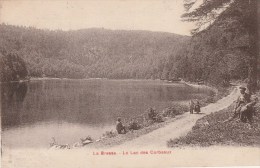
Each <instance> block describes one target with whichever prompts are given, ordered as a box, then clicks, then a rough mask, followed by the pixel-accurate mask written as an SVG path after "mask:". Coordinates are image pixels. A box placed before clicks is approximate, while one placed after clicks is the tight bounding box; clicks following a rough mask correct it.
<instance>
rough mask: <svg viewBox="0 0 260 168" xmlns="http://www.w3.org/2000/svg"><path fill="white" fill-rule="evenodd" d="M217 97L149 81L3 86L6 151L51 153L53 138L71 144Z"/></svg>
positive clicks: (54, 81)
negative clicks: (126, 121) (122, 121)
mask: <svg viewBox="0 0 260 168" xmlns="http://www.w3.org/2000/svg"><path fill="white" fill-rule="evenodd" d="M210 94H212V91H210V90H206V89H199V90H198V89H195V88H192V87H190V86H187V85H185V84H169V83H164V82H162V81H149V80H148V81H144V80H98V79H95V80H94V79H93V80H66V79H63V80H61V79H45V80H34V81H30V82H29V83H11V84H1V111H2V114H1V119H2V122H1V123H2V145H3V146H5V147H11V148H19V147H44V148H46V147H48V146H49V142H51V138H52V137H55V139H56V141H57V142H58V143H63V144H67V143H68V144H71V143H73V142H77V141H79V139H80V138H83V137H86V136H87V135H91V136H92V137H94V138H98V137H100V136H101V135H102V134H103V133H104V132H105V131H107V130H114V129H115V126H114V125H115V120H116V118H117V117H119V116H120V117H122V118H131V117H135V116H138V115H140V114H142V113H144V112H145V110H146V109H147V108H149V107H154V108H156V109H157V110H162V109H163V108H165V107H168V106H170V105H171V104H172V103H176V102H178V103H184V104H185V103H187V102H188V100H190V99H195V98H197V99H201V98H204V97H205V96H208V95H210Z"/></svg>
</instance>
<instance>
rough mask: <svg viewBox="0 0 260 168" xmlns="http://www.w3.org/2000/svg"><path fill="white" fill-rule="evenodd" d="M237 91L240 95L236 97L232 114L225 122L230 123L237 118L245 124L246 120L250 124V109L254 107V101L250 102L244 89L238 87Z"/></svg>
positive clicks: (249, 97) (248, 95)
mask: <svg viewBox="0 0 260 168" xmlns="http://www.w3.org/2000/svg"><path fill="white" fill-rule="evenodd" d="M239 89H240V95H239V96H238V98H237V101H236V106H235V110H234V114H233V116H231V117H230V118H229V119H228V120H226V121H231V120H233V119H235V118H236V117H238V118H239V119H240V120H241V121H243V122H246V120H248V121H249V123H250V124H251V123H252V118H253V110H252V107H253V106H254V105H255V103H256V101H252V100H251V95H250V94H248V93H246V87H244V86H240V87H239ZM226 121H224V122H226Z"/></svg>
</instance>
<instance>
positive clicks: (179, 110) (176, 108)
mask: <svg viewBox="0 0 260 168" xmlns="http://www.w3.org/2000/svg"><path fill="white" fill-rule="evenodd" d="M200 87H203V86H200ZM231 90H232V89H231V87H230V88H221V89H219V90H218V92H216V93H215V94H214V95H211V96H207V97H205V98H204V99H202V100H200V103H201V105H202V106H206V105H207V104H209V103H214V102H215V101H217V100H219V99H221V98H222V97H224V96H227V95H228V94H229V93H230V92H231ZM187 111H188V107H187V106H181V105H177V104H176V105H173V106H172V107H168V108H165V109H164V110H163V111H161V112H158V113H159V114H160V115H161V116H163V117H162V118H163V121H164V122H149V121H148V122H147V123H145V124H144V123H142V122H141V123H140V124H141V129H139V130H134V131H129V132H127V133H126V134H117V133H115V132H111V133H109V132H107V133H105V134H104V138H102V139H101V140H100V141H98V142H94V143H91V144H88V145H86V147H95V148H99V147H102V148H104V147H112V146H116V145H120V144H122V143H124V142H126V141H130V140H133V139H135V138H137V137H139V136H142V135H145V134H148V133H150V132H152V131H154V130H156V129H159V128H161V127H164V126H166V125H167V124H170V123H172V122H174V121H176V120H178V119H180V118H182V117H183V116H182V115H181V114H183V113H185V112H187ZM169 112H170V113H169ZM165 113H166V114H170V115H166V116H165V115H164V114H165ZM124 124H127V123H124Z"/></svg>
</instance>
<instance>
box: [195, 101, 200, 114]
mask: <svg viewBox="0 0 260 168" xmlns="http://www.w3.org/2000/svg"><path fill="white" fill-rule="evenodd" d="M194 111H195V112H196V113H199V112H200V102H199V101H198V100H196V102H195V104H194Z"/></svg>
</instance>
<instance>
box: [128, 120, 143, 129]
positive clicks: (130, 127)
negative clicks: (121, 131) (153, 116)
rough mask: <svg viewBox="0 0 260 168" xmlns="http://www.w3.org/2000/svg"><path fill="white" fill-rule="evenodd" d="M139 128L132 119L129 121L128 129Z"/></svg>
mask: <svg viewBox="0 0 260 168" xmlns="http://www.w3.org/2000/svg"><path fill="white" fill-rule="evenodd" d="M140 128H141V127H140V125H139V124H138V123H137V122H136V121H135V120H134V119H132V120H131V122H130V123H129V130H139V129H140Z"/></svg>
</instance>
